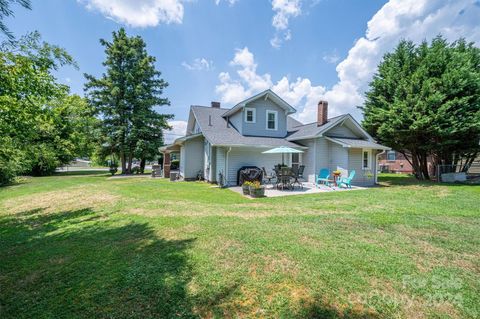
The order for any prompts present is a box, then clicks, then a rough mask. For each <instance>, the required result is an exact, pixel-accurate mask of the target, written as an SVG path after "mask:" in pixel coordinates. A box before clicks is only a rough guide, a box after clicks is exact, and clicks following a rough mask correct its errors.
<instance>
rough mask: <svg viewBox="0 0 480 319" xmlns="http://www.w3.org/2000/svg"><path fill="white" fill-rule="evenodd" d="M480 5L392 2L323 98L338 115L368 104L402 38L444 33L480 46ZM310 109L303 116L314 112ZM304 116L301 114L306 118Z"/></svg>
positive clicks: (467, 1)
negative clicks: (381, 66)
mask: <svg viewBox="0 0 480 319" xmlns="http://www.w3.org/2000/svg"><path fill="white" fill-rule="evenodd" d="M479 16H480V6H479V4H478V2H474V1H471V0H457V1H447V0H444V1H427V0H391V1H389V2H388V3H387V4H385V5H384V6H383V7H382V8H381V9H380V10H379V11H378V12H377V13H376V14H375V15H374V16H373V17H372V19H371V20H370V21H369V22H368V28H367V31H366V34H365V36H364V37H362V38H360V39H358V40H357V41H356V42H355V44H354V46H353V47H352V48H351V49H350V51H349V52H348V56H347V58H346V59H345V60H343V61H342V62H340V63H339V64H338V66H337V73H338V78H339V82H338V83H337V84H335V85H334V86H333V87H332V89H331V90H329V91H327V92H326V93H325V95H324V97H323V98H325V99H326V100H328V101H329V105H330V106H331V107H333V110H334V114H337V113H346V112H349V113H352V114H353V115H354V116H355V117H357V118H360V117H361V114H360V111H359V110H358V109H357V108H356V106H358V105H362V104H363V101H364V96H363V93H364V92H365V91H366V90H367V89H368V83H369V82H370V81H371V79H372V76H373V74H374V72H375V71H376V68H377V65H378V63H379V62H380V61H381V59H382V57H383V55H384V54H385V53H386V52H388V51H391V50H392V49H393V48H394V47H395V46H396V45H397V43H398V42H399V41H400V40H401V39H402V38H405V39H409V40H412V41H414V42H416V43H419V42H421V41H422V40H424V39H427V40H431V39H432V38H433V37H435V36H437V35H438V34H442V35H443V36H444V37H446V38H447V39H448V40H449V41H454V40H456V39H458V38H459V37H465V38H466V39H467V40H469V41H474V42H476V43H477V44H480V24H478V17H479ZM312 108H313V106H308V107H307V108H306V109H304V110H303V111H302V113H311V112H312ZM302 115H303V114H300V116H302Z"/></svg>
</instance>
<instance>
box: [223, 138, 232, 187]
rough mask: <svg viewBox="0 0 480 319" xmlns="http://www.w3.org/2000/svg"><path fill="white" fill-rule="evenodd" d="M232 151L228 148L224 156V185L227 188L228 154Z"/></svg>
mask: <svg viewBox="0 0 480 319" xmlns="http://www.w3.org/2000/svg"><path fill="white" fill-rule="evenodd" d="M231 150H232V147H229V148H228V151H227V153H226V154H225V185H227V186H228V153H230V151H231Z"/></svg>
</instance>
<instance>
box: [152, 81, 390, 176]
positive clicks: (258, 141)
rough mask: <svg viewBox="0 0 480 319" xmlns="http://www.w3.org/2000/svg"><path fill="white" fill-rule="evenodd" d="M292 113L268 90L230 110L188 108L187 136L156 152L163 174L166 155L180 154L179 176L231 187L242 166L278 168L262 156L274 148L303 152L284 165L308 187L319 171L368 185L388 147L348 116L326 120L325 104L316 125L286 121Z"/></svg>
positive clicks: (274, 158) (277, 157)
mask: <svg viewBox="0 0 480 319" xmlns="http://www.w3.org/2000/svg"><path fill="white" fill-rule="evenodd" d="M295 112H296V110H295V109H294V108H293V107H292V106H291V105H289V104H288V103H287V102H285V101H284V100H283V99H282V98H280V97H279V96H278V95H277V94H275V93H274V92H273V91H271V90H266V91H264V92H262V93H259V94H257V95H255V96H253V97H251V98H248V99H246V100H244V101H241V102H239V103H238V104H236V105H235V106H234V107H233V108H231V109H224V108H221V107H220V103H218V102H212V105H211V106H210V107H206V106H191V108H190V115H189V118H188V125H187V132H186V136H184V137H181V138H178V139H177V140H175V141H174V143H173V144H171V145H167V146H165V147H163V148H162V149H161V151H162V152H163V153H164V154H165V156H164V158H165V160H166V162H165V164H166V165H165V171H166V173H167V174H168V169H169V167H168V164H169V154H170V153H178V154H180V169H179V170H180V175H181V176H182V177H183V178H184V179H186V180H189V179H195V178H196V177H197V176H198V174H201V175H202V176H203V177H204V178H205V180H207V181H210V182H218V181H219V177H220V176H222V177H223V179H224V183H225V184H227V185H235V184H236V183H237V172H238V170H239V169H240V168H241V167H243V166H256V167H259V168H262V167H265V168H266V170H267V171H271V170H272V169H273V167H274V165H276V164H278V163H281V162H282V154H263V153H262V152H263V151H265V150H268V149H271V148H274V147H279V146H287V147H291V148H295V149H298V150H302V151H303V153H300V154H286V156H285V158H284V160H285V164H287V165H305V174H304V176H305V177H306V178H307V179H308V181H310V182H314V181H315V176H316V174H318V172H319V170H320V169H321V168H328V169H329V170H330V171H333V170H337V169H338V170H342V171H343V172H344V174H348V172H349V171H351V170H355V171H356V175H355V178H354V180H353V182H352V184H354V185H355V184H356V185H373V184H374V183H375V182H376V175H377V169H376V167H377V156H378V155H379V154H380V153H381V152H383V151H385V150H388V149H389V148H388V147H385V146H383V145H380V144H377V143H376V142H375V141H374V140H373V138H372V137H371V136H370V135H369V134H368V133H367V132H366V131H365V130H364V129H363V128H362V127H361V126H360V125H359V124H358V122H357V121H355V119H354V118H353V117H352V116H351V115H350V114H344V115H340V116H336V117H333V118H329V119H328V117H327V114H328V103H327V102H326V101H320V102H319V103H318V112H317V116H316V118H315V119H312V120H313V121H312V122H311V123H308V124H303V123H300V122H299V121H297V120H295V119H294V118H293V117H292V116H291V115H292V114H294V113H295Z"/></svg>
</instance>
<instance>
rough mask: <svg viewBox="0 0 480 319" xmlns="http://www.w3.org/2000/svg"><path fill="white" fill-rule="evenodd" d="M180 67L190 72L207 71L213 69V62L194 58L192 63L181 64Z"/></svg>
mask: <svg viewBox="0 0 480 319" xmlns="http://www.w3.org/2000/svg"><path fill="white" fill-rule="evenodd" d="M182 66H183V67H184V68H185V69H187V70H190V71H201V70H205V71H209V70H212V69H213V61H211V60H207V59H205V58H196V59H194V60H193V62H192V63H187V62H185V61H183V62H182Z"/></svg>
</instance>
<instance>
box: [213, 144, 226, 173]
mask: <svg viewBox="0 0 480 319" xmlns="http://www.w3.org/2000/svg"><path fill="white" fill-rule="evenodd" d="M214 149H215V180H216V181H218V176H219V174H220V173H222V174H224V176H225V148H224V147H214Z"/></svg>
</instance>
